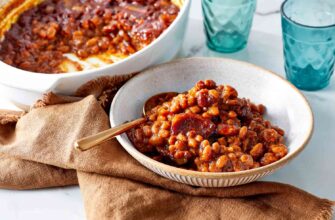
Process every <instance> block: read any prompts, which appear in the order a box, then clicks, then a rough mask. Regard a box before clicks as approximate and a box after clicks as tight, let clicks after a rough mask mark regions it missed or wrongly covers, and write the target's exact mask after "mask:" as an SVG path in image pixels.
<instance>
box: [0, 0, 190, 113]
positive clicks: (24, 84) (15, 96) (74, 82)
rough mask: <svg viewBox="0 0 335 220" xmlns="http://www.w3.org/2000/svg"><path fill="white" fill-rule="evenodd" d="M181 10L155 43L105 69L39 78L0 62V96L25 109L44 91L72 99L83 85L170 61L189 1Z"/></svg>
mask: <svg viewBox="0 0 335 220" xmlns="http://www.w3.org/2000/svg"><path fill="white" fill-rule="evenodd" d="M180 2H183V6H182V8H181V10H180V12H179V14H178V16H177V18H176V19H175V21H174V22H173V23H172V24H171V25H170V27H169V28H168V29H166V30H165V31H164V32H163V33H162V34H161V35H160V36H159V38H157V39H156V40H155V41H154V42H152V43H151V44H150V45H148V46H147V47H145V48H143V49H142V50H140V51H138V52H137V53H135V54H133V55H131V56H129V57H127V58H126V59H124V60H122V61H119V62H117V63H114V64H111V65H107V66H105V67H101V68H97V69H93V70H86V71H81V72H74V73H64V74H39V73H33V72H28V71H24V70H21V69H17V68H14V67H12V66H9V65H7V64H5V63H3V62H1V61H0V70H1V71H0V87H1V88H0V92H1V94H2V95H3V96H5V98H7V99H9V100H11V101H12V102H13V103H14V104H16V105H18V106H19V107H22V108H25V107H27V106H30V105H31V104H32V103H34V102H35V101H36V100H37V99H39V98H41V96H42V94H43V93H45V92H47V91H54V92H56V93H59V94H66V95H72V94H73V93H74V92H75V91H76V89H77V88H78V87H79V86H80V85H82V84H83V83H85V82H87V81H89V80H91V79H94V78H97V77H99V76H102V75H110V76H116V75H125V74H129V73H134V72H138V71H141V70H143V69H145V68H147V67H150V66H152V65H155V64H159V63H163V62H166V61H169V60H171V59H172V58H174V57H175V56H176V54H177V53H178V51H179V48H180V47H181V44H182V42H183V39H184V33H185V30H186V25H187V20H188V14H189V8H190V3H191V0H182V1H180Z"/></svg>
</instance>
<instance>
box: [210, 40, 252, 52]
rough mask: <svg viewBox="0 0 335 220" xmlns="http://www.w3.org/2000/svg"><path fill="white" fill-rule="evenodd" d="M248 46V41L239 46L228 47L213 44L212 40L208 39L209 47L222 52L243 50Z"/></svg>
mask: <svg viewBox="0 0 335 220" xmlns="http://www.w3.org/2000/svg"><path fill="white" fill-rule="evenodd" d="M246 46H247V44H246V43H244V44H242V45H240V46H239V47H235V48H227V47H220V46H215V45H213V44H212V43H211V42H210V41H207V47H208V48H209V49H211V50H213V51H216V52H220V53H235V52H238V51H240V50H243V49H244V48H245V47H246Z"/></svg>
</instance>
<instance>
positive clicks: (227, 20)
mask: <svg viewBox="0 0 335 220" xmlns="http://www.w3.org/2000/svg"><path fill="white" fill-rule="evenodd" d="M255 9H256V0H202V11H203V15H204V26H205V33H206V37H207V46H208V47H209V48H210V49H212V50H215V51H218V52H224V53H232V52H236V51H239V50H241V49H243V48H244V47H245V46H246V45H247V41H248V38H249V34H250V29H251V25H252V20H253V16H254V12H255Z"/></svg>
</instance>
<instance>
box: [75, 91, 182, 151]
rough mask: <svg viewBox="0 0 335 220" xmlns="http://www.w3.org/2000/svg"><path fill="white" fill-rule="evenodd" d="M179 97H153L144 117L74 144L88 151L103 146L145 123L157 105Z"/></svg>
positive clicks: (168, 94)
mask: <svg viewBox="0 0 335 220" xmlns="http://www.w3.org/2000/svg"><path fill="white" fill-rule="evenodd" d="M176 95H178V93H177V92H164V93H160V94H157V95H154V96H151V97H150V98H149V99H147V101H146V102H145V103H144V106H143V115H144V117H142V118H139V119H136V120H133V121H131V122H127V123H124V124H122V125H119V126H116V127H114V128H110V129H108V130H105V131H102V132H99V133H97V134H93V135H91V136H88V137H84V138H81V139H79V140H77V141H76V142H75V143H74V148H75V149H78V150H81V151H86V150H88V149H91V148H93V147H94V146H96V145H98V144H101V143H103V142H105V141H107V140H110V139H112V138H114V137H115V136H117V135H120V134H122V133H124V132H126V131H128V130H129V129H131V128H133V127H136V126H137V125H139V124H142V123H144V122H145V121H146V120H147V119H146V116H147V114H148V112H149V111H150V110H151V109H153V108H154V107H156V106H157V105H160V104H162V103H163V102H165V101H167V100H169V99H171V98H172V97H174V96H176Z"/></svg>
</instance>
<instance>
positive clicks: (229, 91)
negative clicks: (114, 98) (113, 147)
mask: <svg viewBox="0 0 335 220" xmlns="http://www.w3.org/2000/svg"><path fill="white" fill-rule="evenodd" d="M264 113H265V107H264V106H263V105H256V104H254V103H252V102H250V100H248V99H245V98H239V97H238V93H237V91H236V90H235V89H234V88H233V87H231V86H229V85H218V86H217V85H216V83H215V82H214V81H212V80H205V81H199V82H198V83H197V84H196V85H195V86H194V87H193V88H191V89H190V90H189V91H187V92H186V93H182V94H179V95H177V96H175V97H173V98H170V99H169V100H166V102H164V103H163V104H161V105H158V106H156V107H154V108H153V109H152V110H151V111H150V112H149V114H148V118H147V121H146V122H145V123H143V124H141V125H139V126H137V127H135V128H133V129H131V130H130V131H128V132H127V135H128V137H129V139H130V140H131V142H132V143H133V144H134V145H135V147H136V148H137V149H138V150H139V151H140V152H142V153H144V154H146V155H147V156H149V157H151V158H153V159H155V160H158V161H161V162H164V163H167V164H170V165H174V166H178V167H182V168H186V169H191V170H196V171H202V172H235V171H241V170H249V169H253V168H257V167H260V166H265V165H268V164H271V163H273V162H275V161H277V160H279V159H281V158H283V157H284V156H285V155H286V154H287V153H288V149H287V147H286V146H285V143H284V131H283V130H282V129H281V128H279V127H277V126H273V125H272V124H271V123H270V122H269V121H267V120H265V119H264V118H263V115H264Z"/></svg>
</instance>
